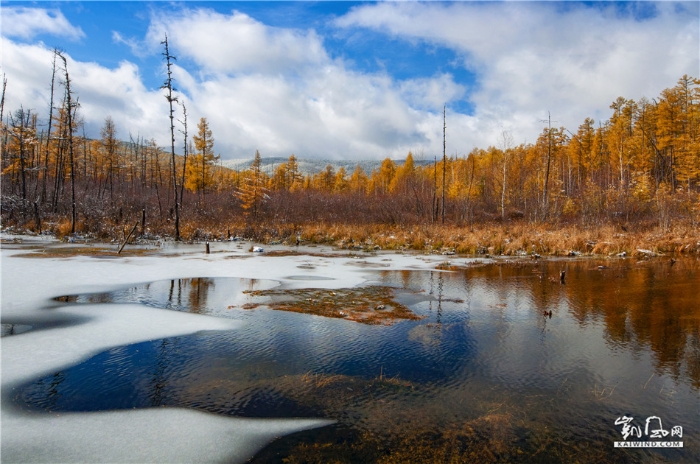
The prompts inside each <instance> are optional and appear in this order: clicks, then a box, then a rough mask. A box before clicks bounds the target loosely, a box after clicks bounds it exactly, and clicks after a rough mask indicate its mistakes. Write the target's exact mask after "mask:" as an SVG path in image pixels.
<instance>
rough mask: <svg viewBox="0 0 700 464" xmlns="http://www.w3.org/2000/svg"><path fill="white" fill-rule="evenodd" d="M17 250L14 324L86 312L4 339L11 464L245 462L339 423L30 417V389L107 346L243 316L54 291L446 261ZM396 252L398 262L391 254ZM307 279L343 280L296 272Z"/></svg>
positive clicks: (181, 415)
mask: <svg viewBox="0 0 700 464" xmlns="http://www.w3.org/2000/svg"><path fill="white" fill-rule="evenodd" d="M3 238H7V237H6V236H3ZM38 243H41V244H46V241H42V240H41V239H27V238H25V239H24V244H26V245H31V244H38ZM15 247H16V245H8V246H5V247H3V248H2V250H1V251H0V253H1V255H0V256H1V260H0V271H1V272H2V279H1V283H2V285H1V289H2V294H1V296H0V301H1V302H2V306H1V308H2V320H3V323H15V322H20V323H22V324H29V325H31V324H32V323H33V322H37V321H38V322H41V321H46V320H60V319H61V318H65V319H66V320H72V318H78V319H79V320H80V323H78V324H72V325H65V326H61V327H56V328H51V329H42V330H30V331H29V332H26V333H22V334H18V335H12V336H8V337H3V338H2V339H1V341H0V350H1V356H2V383H1V386H2V394H3V396H2V420H1V422H0V424H1V428H0V433H1V434H2V440H1V445H2V455H1V457H2V460H3V461H4V462H218V461H227V462H231V461H237V462H243V461H245V460H247V459H248V458H250V457H251V456H253V455H254V454H255V453H256V452H257V451H259V450H260V449H262V448H263V447H264V446H266V445H267V444H268V443H270V442H271V441H272V440H273V439H274V438H275V437H279V436H282V435H285V434H289V433H293V432H297V431H301V430H306V429H309V428H315V427H320V426H324V425H327V424H329V423H331V421H328V420H323V419H248V418H235V417H223V416H217V415H214V414H208V413H204V412H200V411H195V410H191V409H184V408H157V409H139V410H130V411H108V412H91V413H62V414H53V413H32V414H30V413H26V412H21V411H19V410H18V409H17V408H16V407H14V406H13V405H12V404H11V403H9V399H10V398H11V397H12V392H13V390H14V389H15V388H17V387H18V386H19V385H21V384H23V383H26V382H28V381H30V380H33V379H37V378H40V377H42V376H45V375H48V374H51V373H54V372H56V371H58V370H61V369H66V368H68V367H70V366H73V365H76V364H78V363H80V362H82V361H84V360H86V359H88V358H90V357H91V356H94V355H96V354H98V353H100V352H102V351H105V350H107V349H110V348H114V347H118V346H123V345H128V344H133V343H139V342H143V341H148V340H155V339H160V338H165V337H172V336H178V335H186V334H191V333H195V332H198V331H202V330H232V329H236V328H238V327H240V325H241V322H239V321H234V320H229V319H221V318H216V317H211V316H205V315H198V314H189V313H181V312H177V311H169V310H163V309H154V308H149V307H145V306H142V305H128V304H111V305H105V304H102V305H89V304H81V305H74V306H65V307H63V306H59V307H55V308H52V309H47V307H51V306H54V304H53V303H54V302H52V301H51V298H53V297H56V296H60V295H67V294H76V293H83V292H95V291H106V290H110V289H113V288H115V287H116V286H125V285H131V284H137V283H143V282H150V281H156V280H164V279H177V278H188V277H241V278H255V279H272V280H279V281H282V282H284V283H285V284H288V285H290V286H294V287H308V286H314V287H323V288H340V287H349V286H354V285H358V284H361V283H362V282H364V281H365V280H366V279H367V273H366V272H364V270H366V269H369V268H372V267H373V266H375V268H379V269H383V270H386V269H388V268H387V267H385V266H386V264H389V265H390V266H391V267H390V268H391V269H406V268H412V269H416V268H424V269H425V268H432V267H434V265H435V263H436V262H439V261H442V260H443V259H440V257H430V258H428V259H425V258H424V257H418V256H415V255H413V256H405V255H395V254H387V255H382V254H380V255H378V256H371V257H367V258H362V260H363V261H366V262H367V263H368V264H366V265H365V266H367V265H368V266H369V267H363V268H358V267H357V266H348V265H346V264H348V263H352V262H353V261H355V262H356V261H357V260H353V259H351V258H322V257H312V256H288V257H272V256H266V255H265V254H262V255H261V254H260V253H256V254H255V256H253V253H248V252H247V251H244V250H243V249H242V248H239V247H238V246H237V245H233V244H224V243H213V244H212V254H209V255H205V254H204V247H203V246H194V245H193V246H177V247H170V248H168V252H167V253H164V254H162V255H156V256H145V257H124V258H116V259H99V258H95V257H87V256H81V257H71V258H23V257H15V256H14V255H17V254H20V253H26V252H28V251H30V250H28V249H13V248H15ZM22 248H24V246H22ZM245 248H246V249H247V247H245ZM266 251H268V250H266ZM309 251H311V250H309ZM313 251H314V252H316V253H317V252H319V251H321V249H314V250H313ZM236 256H238V258H234V259H232V257H236ZM241 256H249V257H248V258H246V259H241V258H240V257H241ZM387 258H389V259H391V261H383V260H386V259H387ZM299 266H302V267H301V268H299ZM295 276H309V277H311V276H319V277H332V278H333V280H314V281H303V280H298V279H288V277H295Z"/></svg>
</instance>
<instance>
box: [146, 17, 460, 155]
mask: <svg viewBox="0 0 700 464" xmlns="http://www.w3.org/2000/svg"><path fill="white" fill-rule="evenodd" d="M192 31H207V32H206V33H200V32H198V33H193V32H192ZM166 32H167V34H168V37H169V43H170V45H171V47H172V48H171V49H172V50H173V53H174V54H177V55H178V58H179V59H180V60H182V59H183V58H185V59H187V60H191V61H192V62H194V63H196V64H197V68H196V69H195V70H193V71H191V72H190V71H188V70H185V69H184V68H178V71H177V72H176V74H175V77H176V79H177V81H178V87H179V88H180V89H181V90H182V91H183V92H184V93H185V94H186V95H187V96H188V99H189V101H190V102H191V103H190V104H188V108H189V109H188V113H189V114H190V115H194V116H193V117H195V118H198V117H200V116H205V117H207V119H208V120H209V122H210V126H211V128H212V130H213V131H214V134H215V137H216V138H217V147H216V150H217V151H219V152H220V153H221V154H222V155H223V156H224V157H234V158H237V157H238V158H240V157H245V156H252V154H253V153H254V151H255V150H256V149H259V150H260V151H261V153H263V155H265V156H288V155H289V154H291V153H296V154H297V155H298V156H310V157H324V158H352V157H359V158H378V157H384V156H393V157H401V156H405V154H406V153H407V152H408V150H411V149H413V150H416V149H417V148H418V147H421V146H425V145H427V144H430V143H431V140H432V139H433V138H434V134H433V131H432V129H429V130H427V131H426V129H428V127H427V126H426V125H425V124H424V120H425V118H426V117H429V116H430V115H431V113H430V111H431V110H436V109H438V108H439V109H440V110H441V109H442V104H443V103H444V102H445V101H446V99H449V98H452V97H453V96H456V95H461V94H463V93H464V88H463V87H462V86H460V85H458V84H456V83H455V82H454V80H453V78H452V76H449V75H446V74H443V75H437V76H435V77H433V78H425V79H417V80H406V81H402V82H397V81H395V80H394V79H392V78H391V77H390V76H389V75H388V74H386V73H374V74H363V73H360V72H357V71H354V70H352V69H349V68H348V66H347V65H346V63H344V62H343V61H342V60H339V59H333V58H331V57H330V56H329V55H328V53H327V52H326V50H325V48H324V46H323V41H322V38H321V37H320V36H318V35H317V34H316V33H315V32H314V31H310V30H298V29H280V28H275V27H270V26H266V25H265V24H262V23H260V22H258V21H256V20H254V19H253V18H251V17H249V16H247V15H245V14H243V13H240V12H237V11H233V12H232V13H231V14H230V15H223V14H220V13H217V12H214V11H211V10H206V9H200V10H183V12H182V13H180V14H174V15H169V16H167V17H157V18H155V17H154V19H153V22H152V24H151V26H150V27H149V31H148V34H147V36H146V39H145V42H146V43H149V44H150V46H151V47H154V46H159V44H160V41H161V40H162V39H163V37H164V35H165V33H166ZM436 127H437V126H436ZM440 127H441V126H440ZM216 134H219V135H216Z"/></svg>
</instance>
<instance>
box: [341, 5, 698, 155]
mask: <svg viewBox="0 0 700 464" xmlns="http://www.w3.org/2000/svg"><path fill="white" fill-rule="evenodd" d="M565 5H566V8H562V4H556V3H546V2H545V3H510V2H506V3H490V2H487V3H470V2H464V3H462V2H459V3H452V4H432V3H429V4H426V3H412V2H411V3H381V4H376V5H363V6H360V7H357V8H355V9H353V10H352V11H351V12H350V13H348V14H347V15H345V16H343V17H341V18H338V19H337V20H336V24H337V25H338V26H339V27H342V28H368V29H372V30H376V31H379V32H383V33H386V34H390V35H392V36H394V37H398V38H402V39H406V40H411V41H415V40H422V41H425V42H427V43H431V44H435V45H437V46H444V47H448V48H450V49H452V50H454V51H456V52H457V53H458V54H459V55H460V56H461V58H462V60H463V64H464V66H465V68H467V69H469V70H471V71H473V72H475V73H476V74H477V78H478V87H477V88H476V89H475V91H474V92H473V93H471V94H470V95H469V99H470V100H471V102H472V103H473V105H474V107H475V114H474V117H475V121H473V122H474V123H476V126H477V127H478V128H479V129H480V130H479V132H478V133H477V134H475V138H476V139H478V140H479V141H480V142H481V144H482V145H483V144H484V143H495V140H496V136H497V134H498V132H499V131H500V127H501V126H507V127H510V128H511V129H512V130H514V135H516V140H517V141H518V142H520V141H525V140H528V141H533V140H534V138H535V137H536V134H537V131H539V130H540V129H541V127H542V126H541V123H539V122H538V119H539V117H542V116H544V115H546V113H547V111H548V110H549V111H551V112H552V114H553V115H554V117H555V119H557V120H558V124H561V125H566V126H568V127H572V129H573V128H575V127H576V126H577V125H578V124H579V123H581V122H582V121H583V119H584V118H585V117H588V116H592V117H596V118H606V117H608V113H609V112H608V111H607V108H608V106H609V105H610V103H611V102H612V101H613V100H614V99H615V98H616V97H617V96H620V95H622V96H625V97H627V98H639V97H642V96H648V97H653V96H655V95H657V94H658V93H659V92H660V91H661V90H662V89H664V88H666V87H669V86H671V85H674V84H675V82H676V80H677V79H678V78H679V77H681V76H682V75H683V74H686V73H687V74H691V75H695V74H697V70H698V68H699V59H698V56H699V49H698V41H699V37H698V7H697V4H690V3H684V4H665V3H664V4H655V5H652V7H653V8H652V9H653V10H654V11H653V12H652V13H653V14H649V15H648V16H647V17H645V18H643V19H640V18H635V15H634V14H625V12H620V11H619V10H616V9H615V8H614V7H613V6H602V5H596V6H595V7H590V6H582V5H576V4H565ZM538 116H539V117H538ZM484 135H486V137H484ZM489 140H490V142H489Z"/></svg>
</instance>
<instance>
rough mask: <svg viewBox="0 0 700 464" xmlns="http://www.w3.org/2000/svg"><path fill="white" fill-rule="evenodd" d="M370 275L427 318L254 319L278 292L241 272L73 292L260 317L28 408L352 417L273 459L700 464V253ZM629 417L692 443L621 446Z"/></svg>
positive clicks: (287, 443) (138, 350) (156, 346)
mask: <svg viewBox="0 0 700 464" xmlns="http://www.w3.org/2000/svg"><path fill="white" fill-rule="evenodd" d="M599 266H603V267H602V268H599ZM560 270H566V283H565V284H561V283H560V282H559V279H558V276H559V272H560ZM550 277H551V279H550ZM371 279H372V281H371V282H368V285H384V286H391V287H394V288H396V299H397V301H399V302H401V303H403V304H405V305H407V306H408V307H409V308H410V309H411V310H412V311H414V312H415V313H417V314H419V315H421V316H424V319H422V320H420V321H399V322H397V323H395V324H393V325H389V326H385V325H363V324H359V323H355V322H351V321H346V320H342V319H328V318H323V317H318V316H311V315H307V314H298V313H287V312H281V311H272V310H269V309H265V308H264V307H259V308H257V309H254V310H244V309H242V308H241V306H242V305H243V304H245V302H246V301H249V297H248V296H247V295H246V294H244V293H243V290H262V289H269V288H273V287H275V286H276V285H277V282H273V281H264V280H246V279H230V278H220V279H211V278H193V279H181V280H167V281H159V282H153V283H150V284H144V285H140V286H136V287H132V288H126V289H116V290H114V291H113V292H108V293H103V294H90V295H74V296H68V297H61V298H58V300H59V301H63V302H65V303H66V304H80V303H93V304H94V303H105V304H107V303H126V302H132V303H141V304H145V305H150V306H155V307H161V308H168V309H173V310H179V311H191V312H197V313H206V314H211V315H215V316H219V317H231V318H235V319H242V320H244V321H246V322H247V324H245V326H244V327H242V328H241V329H239V330H235V331H225V332H202V333H198V334H195V335H190V336H184V337H174V338H168V339H163V340H157V341H152V342H146V343H139V344H135V345H130V346H124V347H119V348H115V349H112V350H109V351H106V352H103V353H101V354H99V355H97V356H95V357H93V358H91V359H89V360H87V361H86V362H84V363H82V364H80V365H77V366H74V367H72V368H69V369H66V370H64V371H61V372H57V373H55V375H52V376H49V377H46V378H43V379H40V380H38V381H36V382H34V383H32V384H29V385H26V386H25V387H24V388H23V389H22V390H21V391H20V393H18V395H17V396H16V398H15V400H16V402H17V403H18V404H19V405H22V406H23V407H25V408H28V409H30V410H45V411H95V410H107V409H126V408H147V407H159V406H181V407H192V408H197V409H201V410H205V411H210V412H214V413H218V414H224V415H238V416H248V417H329V418H332V419H335V420H337V421H338V423H337V425H335V426H332V427H327V428H325V429H321V430H315V431H308V432H303V433H300V434H297V435H295V436H291V437H287V438H284V439H282V440H279V441H278V442H276V443H274V444H272V445H271V446H269V447H268V448H267V449H265V450H264V451H263V452H261V454H260V455H258V456H257V457H256V460H257V461H258V462H269V461H281V460H282V459H286V460H287V461H288V462H328V461H329V460H338V461H341V462H360V461H362V462H366V461H381V462H402V461H413V462H415V461H436V462H437V461H448V460H450V459H454V460H459V461H463V460H476V461H480V462H485V461H511V462H570V461H573V460H578V461H580V462H638V461H646V460H649V461H654V460H658V459H661V460H668V461H673V462H676V461H685V462H700V443H699V441H698V437H699V436H700V298H699V297H698V295H699V293H700V290H699V288H700V266H699V265H698V261H697V260H691V259H679V260H678V261H677V262H676V263H675V264H673V265H671V263H670V261H668V260H660V259H659V260H650V261H644V262H636V261H634V260H605V261H594V260H574V261H564V260H562V261H546V262H539V263H530V262H524V263H510V264H499V265H477V266H471V267H468V268H466V269H455V270H452V271H449V272H443V271H438V270H435V271H377V272H376V273H374V274H371ZM308 287H313V282H312V281H309V282H308ZM550 311H551V316H550V315H549V312H550ZM545 313H546V315H545ZM623 416H627V417H633V418H634V422H633V424H634V425H639V426H641V431H642V434H643V433H644V426H645V421H646V419H647V418H648V417H650V416H657V417H658V418H660V420H661V421H662V427H663V428H664V429H665V430H667V431H669V432H670V431H671V429H672V427H674V426H680V427H682V430H683V436H682V438H678V437H674V438H673V440H681V441H683V446H684V447H683V448H682V449H663V450H660V449H653V450H652V449H643V450H633V449H615V448H613V443H614V442H615V441H624V440H623V437H622V435H621V430H622V425H615V421H616V419H618V418H620V417H623ZM654 428H657V427H654ZM642 438H643V439H644V440H647V439H648V438H647V437H645V436H643V437H642ZM670 439H671V438H670V435H669V437H668V438H666V440H670ZM628 440H629V441H631V440H637V438H634V437H630V438H628ZM652 441H653V440H652ZM656 441H658V440H656Z"/></svg>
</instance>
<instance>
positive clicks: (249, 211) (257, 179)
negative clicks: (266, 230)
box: [238, 150, 267, 219]
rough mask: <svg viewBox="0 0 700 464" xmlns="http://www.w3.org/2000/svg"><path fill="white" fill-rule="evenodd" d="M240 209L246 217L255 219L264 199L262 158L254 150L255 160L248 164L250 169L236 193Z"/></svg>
mask: <svg viewBox="0 0 700 464" xmlns="http://www.w3.org/2000/svg"><path fill="white" fill-rule="evenodd" d="M238 197H239V198H240V200H241V207H242V208H243V211H244V212H245V214H246V216H248V217H253V218H254V219H255V218H257V216H258V213H259V211H260V206H261V205H262V203H263V201H264V200H265V199H266V197H267V195H266V192H265V175H264V173H263V172H262V158H261V156H260V152H259V151H258V150H255V158H254V159H253V162H252V163H251V164H250V169H249V172H248V175H247V176H246V179H245V181H244V183H243V186H242V187H241V189H240V190H239V191H238Z"/></svg>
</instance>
